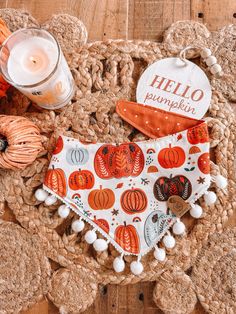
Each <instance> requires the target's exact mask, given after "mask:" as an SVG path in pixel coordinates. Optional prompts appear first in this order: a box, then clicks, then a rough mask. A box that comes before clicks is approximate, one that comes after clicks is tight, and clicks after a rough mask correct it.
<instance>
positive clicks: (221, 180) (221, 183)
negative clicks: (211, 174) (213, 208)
mask: <svg viewBox="0 0 236 314" xmlns="http://www.w3.org/2000/svg"><path fill="white" fill-rule="evenodd" d="M215 183H216V186H218V188H219V189H225V188H226V186H227V184H228V182H227V179H226V178H225V177H223V176H222V175H220V174H218V175H217V176H215Z"/></svg>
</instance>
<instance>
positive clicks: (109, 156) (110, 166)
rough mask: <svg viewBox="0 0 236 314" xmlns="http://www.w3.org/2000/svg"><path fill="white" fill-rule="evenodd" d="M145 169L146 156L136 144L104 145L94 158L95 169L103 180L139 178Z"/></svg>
mask: <svg viewBox="0 0 236 314" xmlns="http://www.w3.org/2000/svg"><path fill="white" fill-rule="evenodd" d="M143 168H144V155H143V152H142V150H141V148H140V147H139V146H138V145H137V144H135V143H128V144H121V145H119V146H114V145H110V144H105V145H102V146H101V147H100V148H99V149H98V151H97V152H96V155H95V158H94V169H95V171H96V174H97V175H98V177H99V178H101V179H111V178H121V177H129V176H133V177H137V176H138V175H139V174H140V173H141V172H142V170H143Z"/></svg>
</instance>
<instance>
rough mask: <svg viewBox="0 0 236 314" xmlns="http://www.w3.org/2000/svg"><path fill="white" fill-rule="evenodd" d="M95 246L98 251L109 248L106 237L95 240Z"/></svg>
mask: <svg viewBox="0 0 236 314" xmlns="http://www.w3.org/2000/svg"><path fill="white" fill-rule="evenodd" d="M93 247H94V249H95V250H96V251H97V252H102V251H105V250H106V249H107V248H108V245H107V242H106V241H105V240H104V239H97V240H95V241H94V242H93Z"/></svg>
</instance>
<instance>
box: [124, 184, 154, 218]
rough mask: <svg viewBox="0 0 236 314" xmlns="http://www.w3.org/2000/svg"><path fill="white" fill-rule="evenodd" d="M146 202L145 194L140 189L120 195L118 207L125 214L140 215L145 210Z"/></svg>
mask: <svg viewBox="0 0 236 314" xmlns="http://www.w3.org/2000/svg"><path fill="white" fill-rule="evenodd" d="M147 204H148V200H147V196H146V194H145V192H144V191H143V190H141V189H134V188H132V189H130V190H126V191H124V192H123V193H122V195H121V198H120V205H121V207H122V209H123V211H124V212H125V213H127V214H130V215H132V214H137V213H142V212H144V211H145V209H146V208H147Z"/></svg>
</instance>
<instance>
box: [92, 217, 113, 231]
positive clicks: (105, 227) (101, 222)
mask: <svg viewBox="0 0 236 314" xmlns="http://www.w3.org/2000/svg"><path fill="white" fill-rule="evenodd" d="M93 221H94V222H95V224H97V225H98V226H99V227H100V228H101V229H102V230H104V231H105V232H106V233H109V230H110V227H109V224H108V222H107V221H106V220H105V219H102V218H99V219H96V216H94V220H93Z"/></svg>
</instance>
